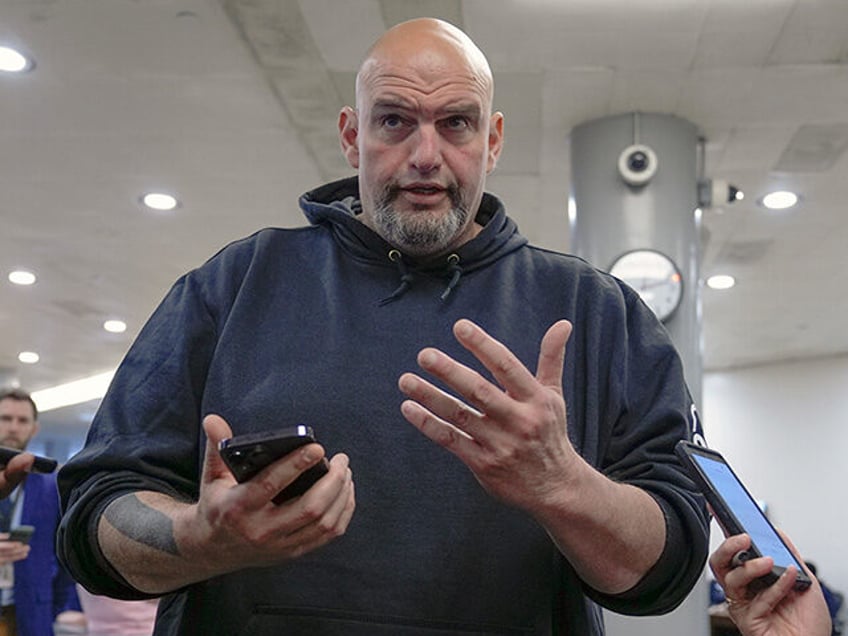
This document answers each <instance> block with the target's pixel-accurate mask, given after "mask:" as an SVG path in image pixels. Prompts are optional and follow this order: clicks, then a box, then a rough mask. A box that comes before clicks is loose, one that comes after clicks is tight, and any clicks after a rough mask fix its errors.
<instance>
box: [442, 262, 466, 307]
mask: <svg viewBox="0 0 848 636" xmlns="http://www.w3.org/2000/svg"><path fill="white" fill-rule="evenodd" d="M448 272H450V275H451V279H450V282H449V283H448V286H447V287H445V291H443V292H442V295H441V296H440V298H441V299H442V300H447V297H448V296H450V293H451V292H452V291H453V288H454V287H456V285H457V283H458V282H459V277H460V276H462V268H461V267H460V266H459V256H458V255H457V254H451V255H450V256H448Z"/></svg>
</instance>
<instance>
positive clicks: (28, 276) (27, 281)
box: [9, 269, 35, 285]
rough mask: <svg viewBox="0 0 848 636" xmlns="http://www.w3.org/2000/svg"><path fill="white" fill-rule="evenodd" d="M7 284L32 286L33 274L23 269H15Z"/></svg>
mask: <svg viewBox="0 0 848 636" xmlns="http://www.w3.org/2000/svg"><path fill="white" fill-rule="evenodd" d="M9 282H10V283H14V284H15V285H32V284H33V283H34V282H35V274H33V273H32V272H28V271H26V270H25V269H16V270H15V271H14V272H11V273H10V274H9Z"/></svg>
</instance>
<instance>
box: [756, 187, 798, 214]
mask: <svg viewBox="0 0 848 636" xmlns="http://www.w3.org/2000/svg"><path fill="white" fill-rule="evenodd" d="M761 201H762V204H763V205H764V206H765V207H767V208H768V209H769V210H785V209H786V208H791V207H792V206H793V205H795V204H796V203H798V195H797V194H795V193H794V192H789V191H788V190H777V191H775V192H769V193H768V194H767V195H765V196H764V197H763V198H762V200H761Z"/></svg>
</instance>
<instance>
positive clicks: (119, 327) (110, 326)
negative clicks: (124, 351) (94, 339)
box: [103, 320, 127, 333]
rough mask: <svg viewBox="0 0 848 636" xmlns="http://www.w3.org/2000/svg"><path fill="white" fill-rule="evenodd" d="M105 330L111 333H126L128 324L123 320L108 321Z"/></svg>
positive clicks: (104, 326) (104, 324)
mask: <svg viewBox="0 0 848 636" xmlns="http://www.w3.org/2000/svg"><path fill="white" fill-rule="evenodd" d="M103 328H104V329H105V330H106V331H108V332H110V333H124V332H125V331H126V330H127V323H125V322H124V321H123V320H107V321H106V322H104V323H103Z"/></svg>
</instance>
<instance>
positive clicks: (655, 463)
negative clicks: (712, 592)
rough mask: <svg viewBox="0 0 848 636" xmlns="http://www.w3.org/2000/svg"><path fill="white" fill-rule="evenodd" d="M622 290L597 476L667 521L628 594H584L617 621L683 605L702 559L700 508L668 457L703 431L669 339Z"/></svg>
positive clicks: (704, 532)
mask: <svg viewBox="0 0 848 636" xmlns="http://www.w3.org/2000/svg"><path fill="white" fill-rule="evenodd" d="M623 291H624V300H625V305H626V316H627V319H626V328H625V329H623V330H621V329H619V330H618V332H619V335H618V336H617V345H616V346H615V348H614V349H615V350H614V352H613V356H614V363H613V366H612V367H611V368H612V372H611V374H610V378H609V382H608V385H609V387H611V388H610V394H609V395H608V401H609V402H608V404H609V405H610V408H609V413H614V414H615V415H614V417H613V418H612V419H613V421H612V424H611V427H609V428H608V429H607V430H606V433H605V434H604V435H602V438H601V440H600V445H601V448H602V461H601V469H602V470H603V472H604V473H605V474H606V475H607V476H608V477H609V478H610V479H613V480H614V481H618V482H622V483H627V484H631V485H633V486H637V487H639V488H642V489H643V490H645V491H646V492H647V493H648V494H650V495H651V496H652V497H653V498H654V499H655V500H656V502H657V503H658V504H659V506H660V508H661V509H662V512H663V515H664V517H665V523H666V543H665V547H664V549H663V552H662V554H661V556H660V558H659V560H658V561H657V563H656V564H655V565H654V566H653V568H652V569H651V570H650V571H649V572H648V573H647V574H646V575H645V576H644V577H643V579H642V580H641V581H640V582H639V583H638V584H637V585H636V586H635V587H633V588H632V589H631V590H628V591H627V592H624V593H622V594H618V595H615V596H609V595H603V594H600V593H599V592H597V591H594V590H588V594H589V595H590V596H591V597H592V598H593V599H594V600H596V601H598V602H599V603H601V604H602V605H604V606H605V607H607V608H609V609H611V610H613V611H615V612H619V613H622V614H633V615H644V614H662V613H666V612H669V611H671V610H673V609H674V608H675V607H677V606H678V605H679V604H680V603H681V602H682V601H683V600H684V599H685V598H686V596H687V595H688V593H689V591H690V590H691V589H692V587H693V586H694V585H695V583H696V582H697V580H698V578H699V577H700V575H701V573H702V571H703V568H704V564H705V562H706V558H707V551H708V548H709V517H708V515H707V510H706V505H705V502H704V499H703V497H702V495H701V494H700V493H699V492H698V491H697V489H696V487H695V485H694V484H693V482H692V481H691V480H690V479H689V477H688V476H687V475H686V473H685V470H684V469H683V467H682V465H681V464H680V463H679V461H678V459H677V456H676V455H675V453H674V447H675V445H676V443H677V442H678V441H679V440H681V439H688V440H691V439H692V438H693V436H695V435H701V433H702V432H701V429H700V423H699V420H698V416H697V412H696V410H695V406H694V404H693V402H692V398H691V395H690V393H689V390H688V388H687V386H686V383H685V380H684V371H683V365H682V362H681V360H680V357H679V356H678V354H677V351H676V349H675V347H674V345H673V344H672V342H671V339H670V337H669V335H668V333H667V332H666V330H665V328H664V327H663V326H662V325H661V324H660V323H659V322H658V321H657V319H656V318H655V317H654V315H653V313H652V312H651V311H650V309H648V308H647V307H646V306H645V305H644V303H642V301H641V300H640V299H639V298H638V296H637V295H636V294H635V292H633V291H632V290H630V289H629V288H626V289H624V290H623Z"/></svg>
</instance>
